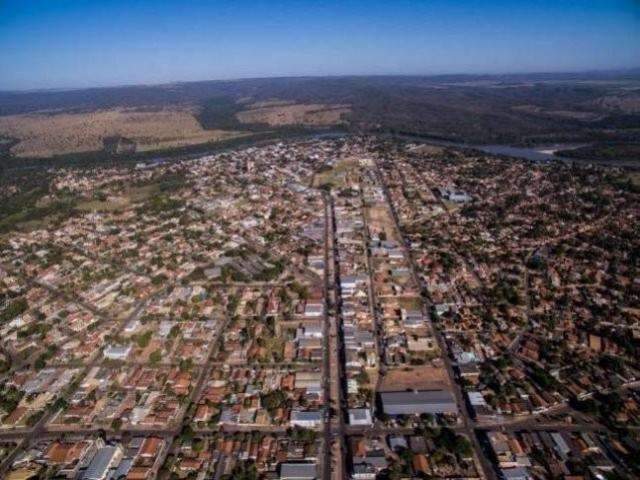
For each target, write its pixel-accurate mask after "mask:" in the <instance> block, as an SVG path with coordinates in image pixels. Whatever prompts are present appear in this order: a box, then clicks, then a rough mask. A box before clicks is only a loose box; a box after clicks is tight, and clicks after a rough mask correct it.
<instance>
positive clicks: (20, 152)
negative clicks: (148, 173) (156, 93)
mask: <svg viewBox="0 0 640 480" xmlns="http://www.w3.org/2000/svg"><path fill="white" fill-rule="evenodd" d="M0 134H4V135H7V136H10V137H13V138H18V139H20V143H18V144H17V145H15V146H14V147H13V148H12V149H11V151H12V152H13V153H14V154H15V155H16V156H18V157H51V156H53V155H60V154H66V153H78V152H91V151H97V150H102V149H103V143H102V141H103V138H105V137H109V136H113V135H122V136H124V137H127V138H129V139H131V140H133V141H134V142H135V143H136V145H137V150H138V151H148V150H159V149H164V148H173V147H181V146H187V145H195V144H198V143H205V142H212V141H219V140H224V139H227V138H231V137H235V136H238V135H240V134H239V133H238V132H231V131H224V130H204V129H203V128H202V127H201V126H200V124H199V123H198V122H197V120H196V119H195V118H194V116H193V114H192V112H191V111H189V110H187V109H175V108H174V109H162V110H157V111H134V110H127V109H113V110H100V111H96V112H91V113H59V114H28V115H10V116H6V117H0Z"/></svg>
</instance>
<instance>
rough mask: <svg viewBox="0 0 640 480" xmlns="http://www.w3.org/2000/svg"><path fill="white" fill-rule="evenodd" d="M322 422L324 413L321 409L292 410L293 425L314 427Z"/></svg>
mask: <svg viewBox="0 0 640 480" xmlns="http://www.w3.org/2000/svg"><path fill="white" fill-rule="evenodd" d="M320 423H322V413H321V412H320V411H319V410H308V411H301V410H294V411H292V412H291V425H293V426H297V427H304V428H314V427H317V426H319V425H320Z"/></svg>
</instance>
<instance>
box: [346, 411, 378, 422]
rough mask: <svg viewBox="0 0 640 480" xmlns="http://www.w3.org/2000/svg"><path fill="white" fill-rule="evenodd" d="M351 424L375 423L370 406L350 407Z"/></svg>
mask: <svg viewBox="0 0 640 480" xmlns="http://www.w3.org/2000/svg"><path fill="white" fill-rule="evenodd" d="M349 425H373V419H372V418H371V410H369V409H368V408H351V409H349Z"/></svg>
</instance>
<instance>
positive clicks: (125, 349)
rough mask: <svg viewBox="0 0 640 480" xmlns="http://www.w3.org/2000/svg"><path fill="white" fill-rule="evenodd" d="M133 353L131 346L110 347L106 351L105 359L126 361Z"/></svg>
mask: <svg viewBox="0 0 640 480" xmlns="http://www.w3.org/2000/svg"><path fill="white" fill-rule="evenodd" d="M130 353H131V345H130V344H129V345H124V346H122V345H109V346H107V347H106V348H105V349H104V358H108V359H109V360H126V358H127V357H128V356H129V354H130Z"/></svg>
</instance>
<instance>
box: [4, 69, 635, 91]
mask: <svg viewBox="0 0 640 480" xmlns="http://www.w3.org/2000/svg"><path fill="white" fill-rule="evenodd" d="M635 72H637V73H640V65H638V66H634V67H620V68H606V69H577V70H546V71H545V70H531V71H513V72H501V73H489V72H484V73H462V72H448V73H370V74H366V73H363V74H328V75H295V74H292V75H273V76H270V75H265V76H247V77H230V78H209V79H202V80H171V81H166V82H157V83H155V82H154V83H121V84H102V85H94V86H85V87H81V86H71V87H43V88H27V89H24V90H21V89H3V88H0V94H29V93H56V92H74V91H82V90H106V89H110V88H115V89H118V88H131V87H162V86H169V85H185V84H191V83H209V82H241V81H252V80H269V79H272V80H278V79H282V80H284V79H323V78H327V79H330V78H367V77H376V78H384V77H398V78H412V77H413V78H437V77H449V76H451V77H502V76H525V75H581V74H582V75H594V74H625V73H635Z"/></svg>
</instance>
